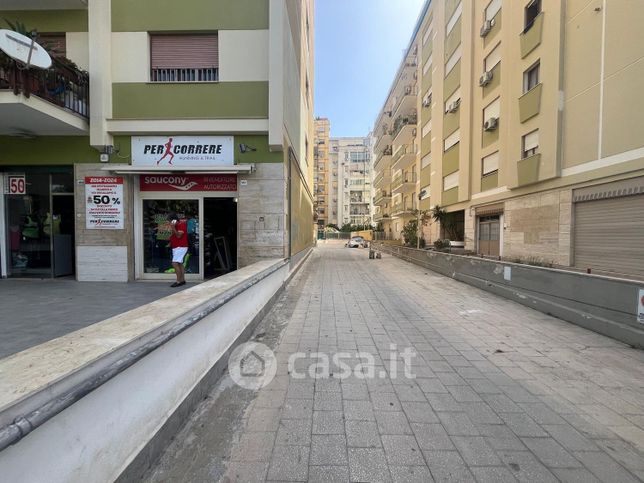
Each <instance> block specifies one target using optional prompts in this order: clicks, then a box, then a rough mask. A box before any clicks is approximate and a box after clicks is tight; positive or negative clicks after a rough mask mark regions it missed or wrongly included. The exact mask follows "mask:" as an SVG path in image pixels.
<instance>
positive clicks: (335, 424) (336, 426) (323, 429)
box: [313, 411, 344, 434]
mask: <svg viewBox="0 0 644 483" xmlns="http://www.w3.org/2000/svg"><path fill="white" fill-rule="evenodd" d="M313 434H344V417H343V413H342V411H313Z"/></svg>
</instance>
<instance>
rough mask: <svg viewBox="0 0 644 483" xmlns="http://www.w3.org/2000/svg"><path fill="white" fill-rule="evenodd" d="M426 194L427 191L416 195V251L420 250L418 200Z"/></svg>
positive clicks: (421, 191)
mask: <svg viewBox="0 0 644 483" xmlns="http://www.w3.org/2000/svg"><path fill="white" fill-rule="evenodd" d="M425 194H427V190H420V193H418V206H417V207H416V212H417V218H416V249H417V250H418V249H420V234H419V232H421V233H422V230H421V229H420V200H422V199H423V196H425Z"/></svg>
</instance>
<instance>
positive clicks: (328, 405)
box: [313, 392, 342, 411]
mask: <svg viewBox="0 0 644 483" xmlns="http://www.w3.org/2000/svg"><path fill="white" fill-rule="evenodd" d="M313 410H314V411H341V410H342V393H340V392H316V393H315V398H314V400H313Z"/></svg>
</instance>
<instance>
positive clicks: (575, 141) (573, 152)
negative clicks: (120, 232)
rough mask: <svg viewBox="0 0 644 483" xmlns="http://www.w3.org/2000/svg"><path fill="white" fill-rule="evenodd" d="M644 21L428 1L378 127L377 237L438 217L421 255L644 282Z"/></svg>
mask: <svg viewBox="0 0 644 483" xmlns="http://www.w3.org/2000/svg"><path fill="white" fill-rule="evenodd" d="M643 21H644V10H643V9H634V8H630V7H629V5H628V2H620V1H618V2H610V1H604V0H587V1H586V0H583V1H567V2H558V1H549V0H521V1H517V0H513V1H509V0H491V1H474V2H467V1H459V0H446V1H427V2H426V4H425V5H424V7H423V9H422V12H421V15H420V17H419V19H418V22H417V24H416V27H415V30H414V33H413V35H412V38H411V40H410V43H409V46H408V48H407V49H406V54H405V56H404V58H403V61H402V62H401V65H400V67H399V69H398V72H397V74H396V77H395V79H394V82H393V85H392V88H391V90H390V92H389V95H388V97H387V99H386V101H385V104H384V105H383V107H382V110H381V112H380V114H379V116H378V119H377V120H376V124H375V129H374V133H375V136H376V139H375V154H374V156H375V171H376V172H375V180H374V185H375V187H376V190H377V194H376V199H375V203H376V205H377V206H378V208H377V209H378V213H379V215H378V216H382V217H383V220H382V221H383V225H384V228H385V231H387V232H389V233H391V235H392V236H393V237H400V229H401V228H402V225H403V224H404V222H405V221H406V220H408V219H409V217H410V210H413V209H414V208H415V207H416V206H418V207H419V208H420V210H430V209H431V208H433V207H436V206H439V207H441V208H442V209H444V210H445V211H446V212H447V216H446V218H445V223H444V226H440V224H439V223H436V222H430V223H428V225H427V226H425V227H423V230H424V237H425V239H426V241H427V242H428V243H432V242H433V241H435V240H436V239H437V238H439V237H440V238H450V239H451V240H453V241H455V242H461V243H462V244H463V245H464V246H465V248H466V249H468V250H471V251H475V252H477V253H480V254H483V255H489V256H494V257H496V256H501V257H504V258H506V259H523V260H531V259H532V260H534V259H537V260H540V261H544V262H550V263H555V264H557V265H562V266H573V267H577V268H579V269H591V270H593V271H596V272H607V273H614V274H628V275H637V276H642V275H644V250H642V244H641V240H642V237H643V236H644V210H643V209H642V207H644V137H642V135H641V133H642V132H643V129H644V115H643V113H644V97H642V96H641V94H640V92H639V91H640V90H641V89H640V84H641V78H642V74H644V71H643V69H644V62H642V60H643V58H644V43H643V42H642V40H643V38H642V33H641V28H640V26H641V25H642V22H643ZM415 203H418V204H417V205H416V204H415Z"/></svg>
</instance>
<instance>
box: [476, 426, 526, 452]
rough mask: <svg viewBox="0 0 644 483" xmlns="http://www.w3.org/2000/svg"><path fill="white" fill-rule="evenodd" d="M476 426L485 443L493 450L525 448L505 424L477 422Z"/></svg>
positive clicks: (519, 449) (518, 449)
mask: <svg viewBox="0 0 644 483" xmlns="http://www.w3.org/2000/svg"><path fill="white" fill-rule="evenodd" d="M476 428H477V429H478V430H479V432H480V433H481V435H483V436H484V437H485V440H486V441H487V443H488V444H489V445H490V446H491V447H492V448H494V449H495V450H509V451H521V450H524V451H525V450H527V448H526V447H525V446H524V445H523V443H522V442H521V440H520V439H519V437H518V436H517V435H516V434H514V433H513V432H512V431H511V430H510V428H508V427H507V426H504V425H502V424H477V425H476Z"/></svg>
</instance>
